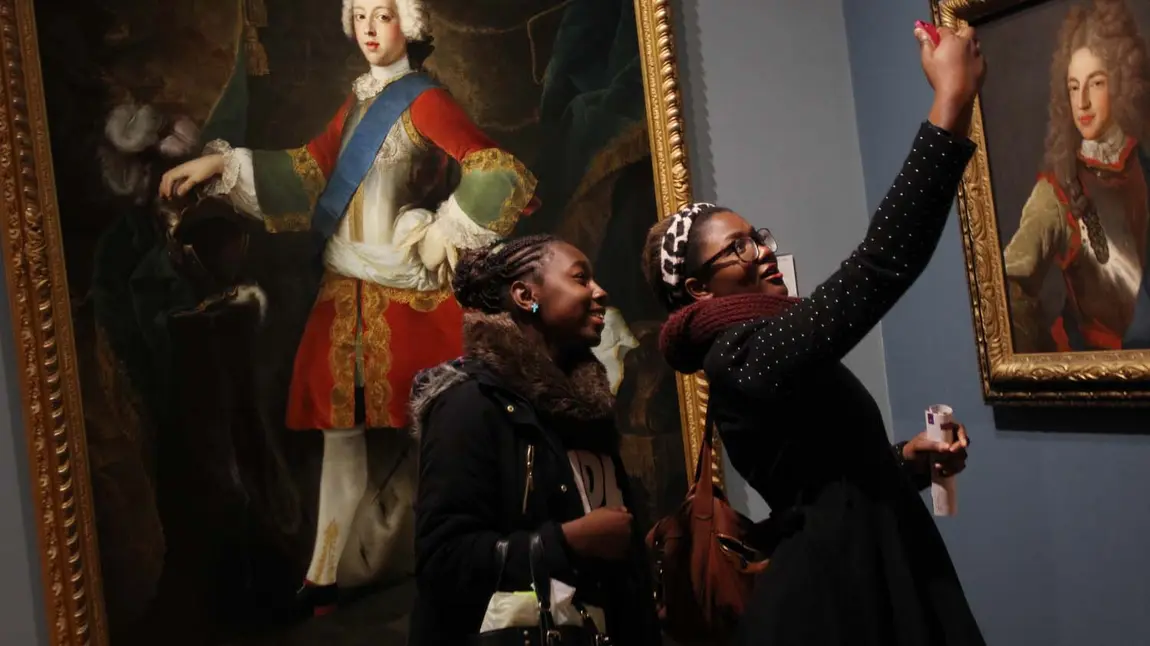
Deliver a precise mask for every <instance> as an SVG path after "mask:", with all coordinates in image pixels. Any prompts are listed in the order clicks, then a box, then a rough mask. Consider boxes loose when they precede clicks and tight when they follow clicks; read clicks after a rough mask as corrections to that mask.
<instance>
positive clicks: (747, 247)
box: [693, 229, 779, 276]
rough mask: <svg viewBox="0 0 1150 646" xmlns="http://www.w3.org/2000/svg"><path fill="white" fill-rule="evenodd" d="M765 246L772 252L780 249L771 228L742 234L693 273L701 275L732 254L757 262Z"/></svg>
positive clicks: (745, 260) (749, 261) (746, 260)
mask: <svg viewBox="0 0 1150 646" xmlns="http://www.w3.org/2000/svg"><path fill="white" fill-rule="evenodd" d="M763 248H766V250H767V251H769V252H771V253H775V252H776V251H778V249H779V243H778V242H777V241H776V240H775V236H773V235H771V230H770V229H759V230H757V231H752V232H751V233H749V234H747V235H745V236H740V237H739V238H738V239H736V240H732V241H731V243H730V244H728V245H727V246H725V247H723V248H722V249H720V250H719V253H717V254H715V255H713V256H711V257H710V258H708V259H707V260H706V262H704V263H703V264H701V265H699V268H698V269H696V270H695V271H694V272H693V273H694V275H695V276H700V275H702V274H703V273H704V272H706V271H709V270H710V269H711V268H713V267H714V265H715V263H717V262H719V261H720V260H722V259H723V258H725V257H727V256H731V255H733V256H734V257H735V258H737V259H738V260H739V262H745V263H751V262H755V261H756V260H758V258H759V254H760V253H762V249H763Z"/></svg>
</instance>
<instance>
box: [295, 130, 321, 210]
mask: <svg viewBox="0 0 1150 646" xmlns="http://www.w3.org/2000/svg"><path fill="white" fill-rule="evenodd" d="M287 154H288V156H289V157H291V168H292V171H293V172H295V174H296V176H297V177H299V182H300V187H301V188H303V192H304V194H305V195H307V207H308V211H309V212H311V211H314V210H315V203H316V202H318V201H319V196H320V195H321V194H322V193H323V189H324V187H325V186H327V178H325V177H324V176H323V171H322V170H320V168H319V163H318V162H316V160H315V158H314V157H312V156H311V153H310V152H308V150H307V146H303V147H301V148H291V149H289V150H288V151H287Z"/></svg>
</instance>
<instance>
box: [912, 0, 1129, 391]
mask: <svg viewBox="0 0 1150 646" xmlns="http://www.w3.org/2000/svg"><path fill="white" fill-rule="evenodd" d="M1035 3H1036V1H1035V0H932V2H931V9H932V11H933V14H934V21H935V24H939V25H945V26H948V27H956V26H958V25H961V24H967V23H969V24H972V25H974V26H975V27H976V28H977V27H978V25H979V24H985V23H986V22H989V21H992V20H995V19H997V18H999V17H1001V16H1003V15H1004V14H1006V13H1008V12H1011V11H1013V10H1016V9H1021V8H1024V5H1032V4H1035ZM970 137H971V139H972V140H973V141H974V142H975V143H976V144H978V152H977V153H976V154H975V156H974V159H972V160H971V162H970V165H969V166H967V169H966V175H965V177H964V178H963V182H962V188H961V190H960V191H959V195H958V205H959V215H960V218H961V235H962V245H963V250H964V252H965V256H966V275H967V283H968V284H969V285H970V304H971V310H972V313H973V318H974V333H975V341H976V345H977V346H978V359H979V372H980V374H981V377H982V392H983V397H984V398H985V399H986V401H987V402H989V403H999V404H1016V405H1028V404H1029V405H1090V404H1111V405H1142V406H1145V405H1150V351H1142V350H1138V351H1133V350H1124V351H1115V352H1059V353H1048V354H1015V352H1014V348H1013V344H1012V343H1011V331H1010V315H1009V310H1008V308H1007V292H1006V283H1005V273H1004V270H1003V260H1002V252H1001V249H1002V245H1001V242H1000V240H999V237H998V226H997V223H998V219H997V217H996V213H995V207H994V191H993V187H992V186H991V184H990V167H989V160H988V158H987V152H986V132H985V130H984V129H983V114H982V105H981V102H980V103H978V104H976V106H975V115H974V120H973V123H972V125H971V135H970Z"/></svg>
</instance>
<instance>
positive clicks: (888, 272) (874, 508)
mask: <svg viewBox="0 0 1150 646" xmlns="http://www.w3.org/2000/svg"><path fill="white" fill-rule="evenodd" d="M916 36H917V37H919V39H920V43H921V48H922V66H923V69H924V71H925V73H926V77H927V80H928V81H929V82H930V84H931V86H932V87H933V88H934V93H935V96H934V104H933V106H932V108H931V110H930V114H929V116H928V120H927V122H926V123H923V124H922V125H921V127H920V128H919V130H918V134H917V135H916V137H915V139H914V141H913V143H912V149H911V151H910V153H909V155H908V156H907V159H906V161H905V163H904V164H903V167H902V169H901V171H900V172H899V173H898V176H897V177H896V178H895V180H894V183H893V185H892V187H891V189H890V191H889V192H888V193H887V195H886V197H885V199H884V200H883V202H882V204H881V205H880V206H879V208H878V211H877V212H876V213H875V215H874V217H873V219H872V220H871V225H870V228H869V230H868V231H867V234H866V238H865V239H864V240H863V242H862V244H861V245H859V247H858V248H857V249H855V251H854V252H852V253H851V254H850V256H849V257H848V258H847V259H846V260H845V261H844V262H843V263H842V266H841V267H840V268H839V270H838V271H836V272H835V273H834V274H833V275H832V276H831V277H830V278H828V279H827V280H826V281H825V282H823V283H822V284H821V285H819V286H818V288H816V289H815V291H814V293H813V294H812V295H811V296H810V297H809V298H803V299H798V298H792V297H790V296H789V295H788V294H787V288H786V286H785V284H784V283H783V280H782V275H781V274H780V273H779V270H778V266H777V261H776V258H775V254H774V252H775V248H776V244H775V241H774V239H773V237H772V236H771V234H770V232H769V231H767V230H765V229H764V230H758V231H756V230H755V228H754V227H752V226H751V224H749V223H748V222H747V221H746V220H744V219H743V218H742V217H740V216H739V215H738V214H736V213H734V212H733V211H730V210H728V209H724V208H721V207H716V206H714V205H710V204H694V205H690V206H688V207H686V208H684V209H683V210H681V211H680V212H678V213H676V214H674V215H672V216H671V217H669V218H667V219H666V220H663V221H662V222H660V223H659V224H658V225H656V227H655V228H653V229H652V231H651V234H650V236H649V237H648V243H647V248H646V250H645V253H644V256H645V258H644V260H645V262H644V268H645V270H646V272H647V277H648V280H649V281H650V282H651V284H652V287H653V288H654V290H655V292H656V294H657V295H658V296H659V297H660V298H661V300H662V301H663V302H664V303H665V304H666V306H667V308H668V309H669V310H670V311H671V312H672V316H671V318H670V319H669V320H668V322H667V324H666V325H665V326H664V328H663V333H662V338H661V343H662V348H663V352H664V355H665V356H666V358H667V360H668V361H669V363H670V364H671V365H672V366H673V367H674V368H675V369H676V370H678V371H680V372H684V373H693V372H696V371H699V370H703V371H704V372H705V374H706V376H707V378H708V380H709V381H710V385H711V390H710V406H709V408H710V410H709V419H710V420H711V421H712V422H713V423H714V425H715V428H716V429H717V430H718V432H719V433H720V435H721V437H722V439H723V442H724V444H725V445H726V447H727V451H728V454H729V456H730V461H731V465H732V466H733V467H734V468H735V469H736V470H737V471H738V472H739V473H740V474H741V475H742V476H743V477H744V478H745V479H746V481H747V482H748V483H750V484H751V486H752V487H754V488H755V490H756V491H757V492H758V493H759V494H760V495H762V496H763V498H764V499H765V500H766V501H767V503H768V504H769V505H770V507H771V510H772V515H776V514H777V515H779V516H780V517H786V518H787V519H788V521H794V522H787V523H786V526H787V527H788V528H790V529H789V530H788V532H787V533H786V534H785V536H784V538H782V540H781V542H779V543H778V545H777V546H776V547H775V549H774V552H773V554H772V557H771V560H770V563H769V565H768V566H767V568H766V570H765V571H764V572H763V573H762V574H760V575H759V577H758V579H757V581H756V584H755V590H754V593H753V595H752V597H751V599H750V601H749V603H748V605H747V608H746V610H745V612H744V613H743V616H742V620H741V623H740V626H739V629H738V636H737V637H736V642H737V643H742V644H770V645H771V646H800V645H801V646H831V645H835V646H838V645H846V644H850V645H852V646H982V645H983V644H984V641H983V638H982V635H981V633H980V631H979V628H978V625H977V623H976V622H975V619H974V617H973V615H972V614H971V611H970V608H969V607H968V605H967V602H966V598H965V596H964V594H963V591H962V586H961V584H960V583H959V580H958V576H957V574H956V573H955V570H954V567H953V565H952V564H951V561H950V557H949V555H948V554H947V550H946V546H945V544H944V543H943V541H942V538H941V536H940V535H939V533H938V530H937V529H936V528H935V525H934V522H933V520H932V518H931V516H930V514H929V512H928V511H927V510H926V507H925V506H924V505H923V504H922V501H921V500H920V499H919V496H918V493H917V489H918V488H919V487H921V486H924V484H925V483H927V482H929V476H930V475H931V472H932V471H933V472H935V473H938V474H940V475H949V474H952V473H956V472H957V471H959V470H961V469H962V467H963V465H964V463H965V456H966V444H967V441H968V440H967V438H966V433H965V430H963V429H962V428H961V427H960V425H959V428H956V431H957V433H956V435H957V440H956V441H955V442H954V443H952V444H940V443H936V442H931V441H930V440H928V439H927V438H926V436H925V434H921V435H919V436H918V437H916V438H915V439H914V440H912V441H911V442H909V443H903V444H900V445H897V446H896V447H894V448H895V450H893V451H892V450H891V449H892V447H891V446H890V444H889V442H888V440H887V434H886V430H885V428H884V425H883V420H882V415H881V414H880V412H879V408H878V406H877V405H876V403H875V401H874V399H873V398H872V397H871V396H870V394H869V393H867V391H866V389H865V388H864V387H863V385H862V384H861V383H860V382H859V380H858V379H857V378H856V377H855V376H854V375H853V374H852V373H851V372H850V371H849V370H848V369H847V368H846V367H845V366H843V365H842V363H840V360H841V359H842V358H843V357H844V356H845V355H846V354H847V352H849V351H850V350H851V349H852V348H853V347H854V346H855V345H856V344H857V343H858V342H859V341H860V340H861V339H862V338H863V337H864V336H865V335H866V334H867V333H868V332H870V330H871V329H873V328H874V327H875V325H877V324H878V323H879V321H880V320H881V319H882V317H883V316H884V315H885V314H886V313H887V312H888V311H889V310H890V309H891V307H892V306H893V305H894V304H895V302H896V301H897V300H898V299H899V297H901V296H902V295H903V293H905V292H906V290H907V289H908V288H909V287H910V286H911V284H913V283H914V281H915V279H916V278H917V277H918V276H919V274H921V273H922V271H923V269H924V268H925V267H926V265H927V263H928V262H929V261H930V258H931V255H932V254H933V252H934V249H935V246H936V245H937V244H938V240H939V237H940V236H941V235H942V230H943V227H944V226H945V224H946V220H947V214H948V213H949V211H950V207H951V203H952V201H953V198H954V195H955V191H956V189H957V186H958V183H959V181H960V180H961V178H962V173H963V169H964V168H965V167H966V163H967V161H968V160H969V159H970V157H971V155H972V154H973V152H974V145H973V144H972V143H971V142H970V141H968V140H967V139H966V138H965V137H964V136H963V135H964V134H965V133H966V132H967V129H968V127H969V122H970V118H971V114H972V109H973V102H974V98H975V95H976V94H977V92H978V89H979V87H980V85H981V82H982V78H983V75H984V70H985V66H984V63H983V60H982V57H981V55H980V53H979V48H978V43H977V40H975V38H974V33H973V30H971V29H969V28H964V29H963V30H961V31H959V32H958V33H953V32H951V31H950V30H946V29H943V30H941V34H940V36H941V40H940V41H939V42H938V44H937V45H935V44H934V43H933V42H932V41H931V39H930V37H929V35H928V34H927V32H926V31H924V30H922V29H917V30H916ZM908 476H909V477H908ZM668 610H669V611H670V609H668Z"/></svg>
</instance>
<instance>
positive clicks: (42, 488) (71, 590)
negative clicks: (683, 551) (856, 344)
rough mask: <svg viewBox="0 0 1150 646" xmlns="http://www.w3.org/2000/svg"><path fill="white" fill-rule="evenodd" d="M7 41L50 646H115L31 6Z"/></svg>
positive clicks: (684, 178) (23, 369) (686, 432)
mask: <svg viewBox="0 0 1150 646" xmlns="http://www.w3.org/2000/svg"><path fill="white" fill-rule="evenodd" d="M635 7H636V14H637V16H636V17H637V21H638V27H639V34H640V44H641V50H642V56H643V64H644V65H643V75H644V81H645V83H646V87H647V95H648V98H647V112H648V119H649V121H648V123H649V125H650V138H651V149H652V156H653V159H654V164H655V171H656V177H657V178H658V205H659V210H660V212H662V213H666V212H669V211H670V210H672V209H675V208H678V207H679V206H681V205H682V204H684V203H686V202H687V201H688V199H689V198H690V186H689V177H688V170H687V151H686V146H685V142H684V139H683V121H682V112H681V109H680V106H681V98H680V94H679V83H678V79H677V71H676V67H675V54H674V37H673V31H672V26H671V13H670V0H635ZM0 40H2V49H0V61H2V63H3V67H2V72H0V73H2V74H3V83H4V92H3V104H2V108H0V112H2V113H0V187H2V189H3V201H2V204H3V206H2V208H3V216H4V225H5V226H4V227H3V235H2V242H3V246H4V259H5V262H4V267H5V275H6V278H7V284H8V295H9V301H10V306H11V314H12V321H13V326H14V329H15V337H16V348H17V352H16V363H17V366H18V368H19V371H20V373H21V374H22V375H23V377H24V378H23V379H22V380H21V401H22V405H23V410H24V420H25V423H26V433H27V438H28V456H29V463H30V471H31V474H32V484H33V488H32V489H33V498H34V502H35V508H36V513H35V515H36V518H37V524H38V536H39V542H40V554H41V563H40V567H41V577H42V579H43V582H44V607H45V612H46V615H47V619H48V622H47V623H48V635H49V643H50V644H53V646H81V645H87V644H95V645H97V646H99V645H104V644H107V643H108V634H107V629H106V625H105V620H104V603H103V597H102V591H101V577H100V570H99V556H98V555H99V552H98V546H97V544H96V534H95V522H94V518H93V509H92V496H91V491H90V487H91V481H90V479H89V474H88V457H87V449H86V442H85V435H84V417H83V413H82V410H81V404H80V386H79V375H78V373H77V369H76V350H75V346H74V336H73V331H72V319H71V314H70V308H69V301H68V289H67V284H66V275H65V272H64V256H63V245H62V241H61V232H60V219H59V214H58V212H57V205H56V187H55V184H54V180H53V173H52V157H51V152H50V147H49V139H48V123H47V117H46V113H45V105H44V92H43V83H42V79H41V70H40V64H39V61H40V57H39V49H38V44H37V37H36V28H35V15H34V9H33V2H32V0H0ZM679 394H680V401H681V409H682V420H683V444H684V448H685V449H686V453H687V474H688V479H692V478H693V474H694V460H693V457H694V456H696V455H697V451H698V447H699V442H700V438H701V437H702V433H701V431H702V424H703V422H702V420H703V411H704V409H705V406H706V401H707V389H706V384H705V382H704V381H703V380H702V378H701V377H696V376H680V377H679ZM716 454H718V452H717V451H716ZM715 459H716V462H718V461H719V458H718V455H716V457H715ZM716 473H720V472H719V471H718V470H716ZM717 477H718V476H717Z"/></svg>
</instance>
